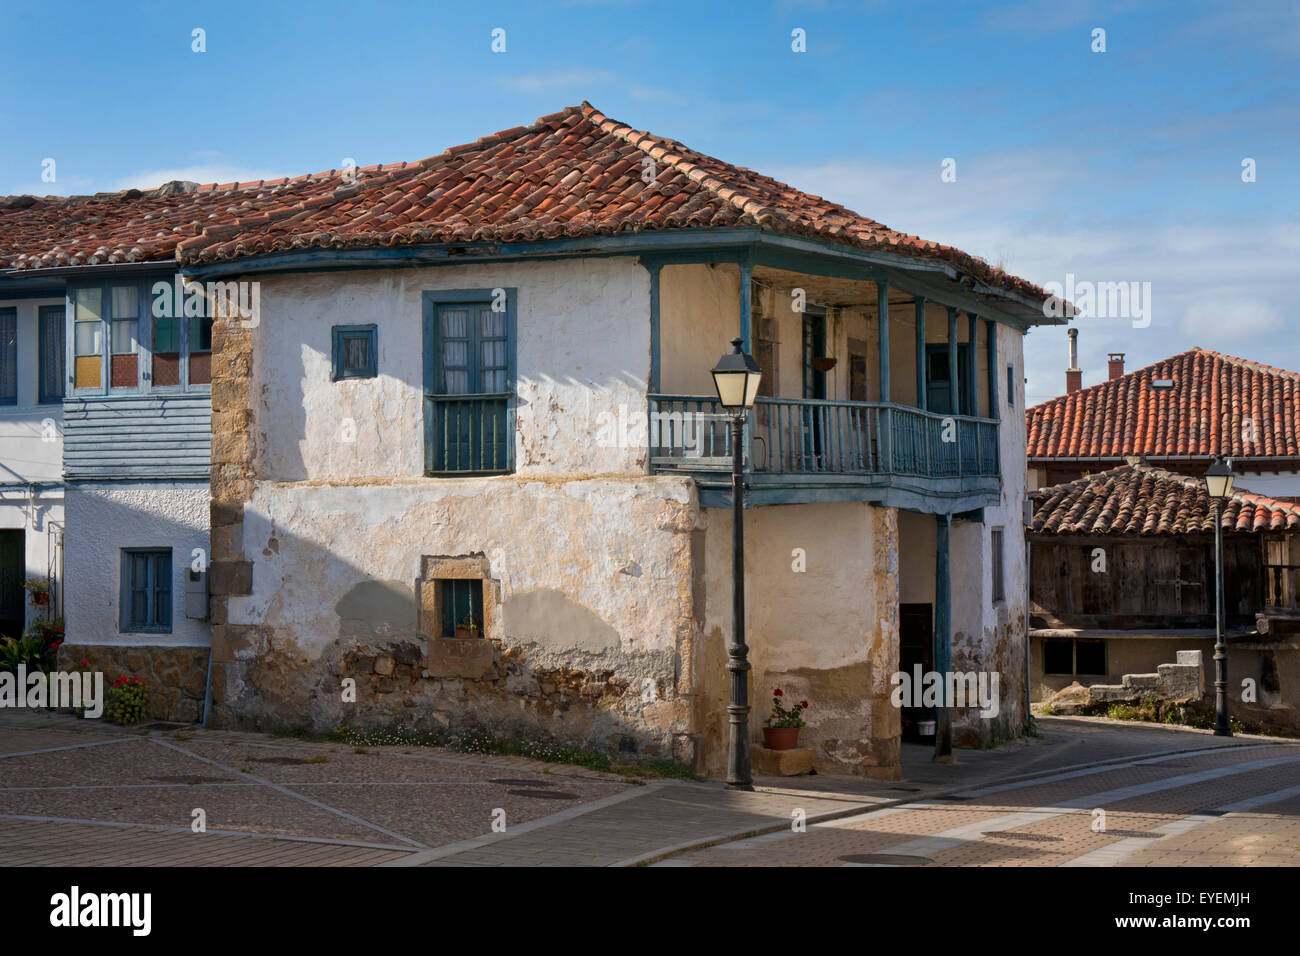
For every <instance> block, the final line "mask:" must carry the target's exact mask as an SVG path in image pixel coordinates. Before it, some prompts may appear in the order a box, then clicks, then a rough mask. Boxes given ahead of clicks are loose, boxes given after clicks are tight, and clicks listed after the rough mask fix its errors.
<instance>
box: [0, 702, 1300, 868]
mask: <svg viewBox="0 0 1300 956" xmlns="http://www.w3.org/2000/svg"><path fill="white" fill-rule="evenodd" d="M1043 729H1044V730H1043V735H1042V737H1041V738H1035V739H1029V740H1022V741H1013V742H1012V743H1010V744H1005V745H1003V746H1001V747H999V748H997V749H995V750H990V751H979V752H973V751H959V753H958V762H957V763H956V764H951V765H935V764H932V763H930V762H929V759H928V758H929V753H928V751H926V750H925V749H924V748H919V747H906V748H904V776H905V778H906V779H904V780H899V781H878V780H867V779H863V778H852V779H848V778H840V777H826V776H821V777H818V776H812V777H800V778H790V779H760V780H759V781H757V785H756V787H755V790H754V791H753V792H738V791H734V790H731V789H729V788H727V787H725V786H723V785H721V784H718V783H716V782H686V781H676V780H655V781H651V782H649V783H648V784H638V783H636V782H633V781H629V780H627V779H626V778H623V777H618V776H615V775H611V774H600V773H593V772H589V771H585V770H582V769H581V768H576V767H568V766H562V765H556V764H542V763H539V762H536V761H531V760H526V759H523V758H511V757H496V756H474V755H465V754H459V753H453V752H448V751H442V750H437V749H434V748H423V747H411V748H402V747H372V748H354V747H352V746H349V745H342V744H337V743H311V742H304V741H298V740H291V739H284V738H276V737H271V736H267V735H260V734H245V733H229V732H215V731H212V732H209V731H203V730H200V729H197V728H181V729H171V730H166V729H163V730H153V731H150V732H137V731H124V730H122V729H120V728H113V727H109V726H104V725H90V724H88V723H87V722H85V721H77V720H74V719H72V718H66V717H59V716H56V715H49V714H15V713H6V714H2V715H0V841H2V842H0V846H3V847H4V848H5V852H4V856H3V862H4V864H6V865H10V866H38V865H56V866H67V865H74V866H75V865H83V866H99V865H106V866H123V865H134V866H167V865H187V866H373V865H388V866H480V867H482V866H530V867H532V866H609V865H615V866H617V865H622V866H631V865H638V864H651V865H658V866H720V865H728V866H734V865H756V866H776V865H782V866H784V865H791V864H804V865H822V866H825V865H831V866H843V865H951V866H955V865H970V866H1023V865H1030V866H1034V865H1039V866H1043V865H1069V866H1160V865H1182V864H1205V863H1209V864H1223V865H1250V864H1254V865H1272V864H1284V865H1295V864H1297V863H1300V832H1298V830H1300V744H1296V743H1283V742H1278V741H1269V740H1266V739H1263V738H1255V739H1250V738H1236V739H1233V740H1231V741H1225V740H1223V739H1222V738H1215V737H1213V736H1212V735H1210V734H1206V733H1199V732H1195V731H1188V730H1181V731H1173V730H1170V729H1169V728H1161V727H1141V726H1133V725H1116V724H1114V723H1113V722H1105V721H1091V722H1089V721H1077V720H1069V721H1059V722H1052V721H1045V722H1044V723H1043ZM1094 809H1101V810H1104V811H1105V821H1104V822H1105V829H1104V830H1100V829H1096V830H1095V829H1094V828H1093V823H1094V815H1093V810H1094ZM196 810H201V811H202V814H203V818H204V822H205V825H206V830H205V832H201V833H196V832H194V831H193V829H192V826H191V824H192V822H193V820H194V817H195V811H196ZM497 811H503V812H504V823H505V830H504V832H497V831H496V830H494V828H493V822H494V820H496V819H499V818H500V814H499V813H498V812H497ZM796 820H801V821H806V824H807V825H806V830H805V831H804V832H798V833H796V832H793V830H792V825H793V822H794V821H796ZM701 847H707V848H705V849H701Z"/></svg>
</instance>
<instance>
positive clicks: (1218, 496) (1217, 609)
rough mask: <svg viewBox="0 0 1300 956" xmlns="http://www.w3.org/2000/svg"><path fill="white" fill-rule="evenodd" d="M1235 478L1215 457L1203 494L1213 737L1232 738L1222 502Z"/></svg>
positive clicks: (1229, 492)
mask: <svg viewBox="0 0 1300 956" xmlns="http://www.w3.org/2000/svg"><path fill="white" fill-rule="evenodd" d="M1235 479H1236V475H1234V474H1233V473H1232V466H1231V465H1229V464H1228V463H1227V462H1226V461H1224V460H1223V459H1222V458H1220V457H1219V456H1217V455H1216V456H1215V458H1214V461H1212V462H1211V463H1210V467H1209V468H1207V469H1206V470H1205V490H1206V493H1207V494H1209V496H1210V499H1211V500H1212V501H1213V502H1214V734H1215V736H1216V737H1231V736H1232V727H1231V725H1230V724H1229V723H1228V646H1227V644H1225V643H1224V636H1223V631H1224V621H1223V502H1224V500H1225V499H1227V498H1228V497H1229V496H1231V495H1232V483H1233V481H1234V480H1235Z"/></svg>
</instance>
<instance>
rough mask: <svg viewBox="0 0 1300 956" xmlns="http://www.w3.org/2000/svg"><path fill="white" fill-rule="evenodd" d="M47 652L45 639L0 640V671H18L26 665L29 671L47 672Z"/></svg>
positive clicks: (31, 636) (32, 637) (12, 638)
mask: <svg viewBox="0 0 1300 956" xmlns="http://www.w3.org/2000/svg"><path fill="white" fill-rule="evenodd" d="M47 650H48V647H47V646H46V643H45V639H44V638H43V637H39V636H34V635H28V636H27V637H18V638H14V637H5V638H0V671H16V670H18V666H19V665H20V664H26V665H27V669H28V670H46V669H47V668H48V664H47V661H46V652H47Z"/></svg>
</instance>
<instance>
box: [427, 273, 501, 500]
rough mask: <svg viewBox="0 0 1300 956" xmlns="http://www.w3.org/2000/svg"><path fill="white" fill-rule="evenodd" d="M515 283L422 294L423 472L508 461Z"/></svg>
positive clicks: (494, 469)
mask: <svg viewBox="0 0 1300 956" xmlns="http://www.w3.org/2000/svg"><path fill="white" fill-rule="evenodd" d="M514 303H515V296H514V290H513V289H474V290H462V291H458V292H426V293H424V382H425V402H424V426H425V471H426V472H427V473H428V474H431V475H436V474H448V473H459V474H465V473H469V474H500V473H502V472H508V471H510V470H511V469H512V467H513V456H514V409H513V408H512V407H511V397H512V395H513V392H514V379H515V371H514V370H515V305H514Z"/></svg>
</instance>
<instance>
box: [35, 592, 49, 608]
mask: <svg viewBox="0 0 1300 956" xmlns="http://www.w3.org/2000/svg"><path fill="white" fill-rule="evenodd" d="M32 603H33V604H35V605H37V606H38V607H39V606H44V605H46V604H49V603H50V594H49V592H48V591H37V592H36V593H35V594H33V595H32Z"/></svg>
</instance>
